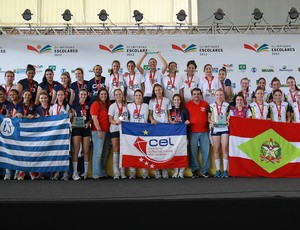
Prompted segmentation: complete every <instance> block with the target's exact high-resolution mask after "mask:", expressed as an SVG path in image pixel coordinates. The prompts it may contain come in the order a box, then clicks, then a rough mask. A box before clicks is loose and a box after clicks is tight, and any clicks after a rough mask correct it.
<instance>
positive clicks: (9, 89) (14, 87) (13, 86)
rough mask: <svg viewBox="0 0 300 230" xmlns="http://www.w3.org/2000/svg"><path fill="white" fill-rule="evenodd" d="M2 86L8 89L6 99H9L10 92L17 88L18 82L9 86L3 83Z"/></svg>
mask: <svg viewBox="0 0 300 230" xmlns="http://www.w3.org/2000/svg"><path fill="white" fill-rule="evenodd" d="M2 87H3V88H4V89H5V90H6V94H5V96H6V99H7V100H9V92H10V91H11V90H12V89H17V85H16V84H12V85H11V86H7V85H6V84H3V85H2Z"/></svg>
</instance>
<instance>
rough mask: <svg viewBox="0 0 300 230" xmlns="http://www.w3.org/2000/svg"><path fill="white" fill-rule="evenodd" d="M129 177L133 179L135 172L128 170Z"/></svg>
mask: <svg viewBox="0 0 300 230" xmlns="http://www.w3.org/2000/svg"><path fill="white" fill-rule="evenodd" d="M129 179H130V180H131V179H135V172H130V175H129Z"/></svg>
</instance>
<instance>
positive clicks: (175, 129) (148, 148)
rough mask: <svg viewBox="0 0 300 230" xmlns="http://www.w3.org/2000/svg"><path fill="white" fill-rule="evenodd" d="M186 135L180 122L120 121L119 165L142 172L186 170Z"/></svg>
mask: <svg viewBox="0 0 300 230" xmlns="http://www.w3.org/2000/svg"><path fill="white" fill-rule="evenodd" d="M186 132H187V127H186V125H185V124H184V123H180V124H167V123H158V124H157V125H151V124H149V123H136V122H122V123H121V132H120V142H121V143H120V154H121V158H120V159H121V160H120V166H121V167H134V168H146V169H166V168H181V167H183V168H185V167H187V166H188V158H187V135H186Z"/></svg>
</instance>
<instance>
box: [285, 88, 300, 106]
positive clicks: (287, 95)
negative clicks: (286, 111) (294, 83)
mask: <svg viewBox="0 0 300 230" xmlns="http://www.w3.org/2000/svg"><path fill="white" fill-rule="evenodd" d="M296 93H297V90H295V91H294V92H291V91H290V90H288V91H286V92H284V95H285V98H287V102H288V103H289V105H290V106H292V104H293V103H294V102H297V101H298V99H297V97H296Z"/></svg>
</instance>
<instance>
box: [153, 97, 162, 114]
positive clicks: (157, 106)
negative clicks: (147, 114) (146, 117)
mask: <svg viewBox="0 0 300 230" xmlns="http://www.w3.org/2000/svg"><path fill="white" fill-rule="evenodd" d="M155 99H156V106H155V107H156V108H157V112H158V113H160V112H161V105H162V103H163V98H162V99H161V101H160V103H159V104H158V99H157V98H155Z"/></svg>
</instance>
